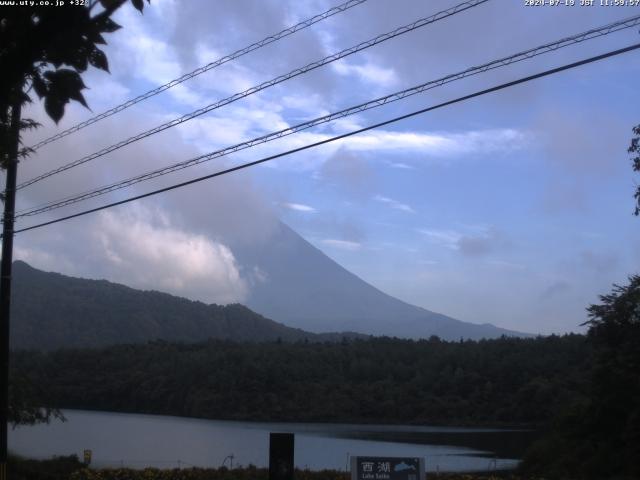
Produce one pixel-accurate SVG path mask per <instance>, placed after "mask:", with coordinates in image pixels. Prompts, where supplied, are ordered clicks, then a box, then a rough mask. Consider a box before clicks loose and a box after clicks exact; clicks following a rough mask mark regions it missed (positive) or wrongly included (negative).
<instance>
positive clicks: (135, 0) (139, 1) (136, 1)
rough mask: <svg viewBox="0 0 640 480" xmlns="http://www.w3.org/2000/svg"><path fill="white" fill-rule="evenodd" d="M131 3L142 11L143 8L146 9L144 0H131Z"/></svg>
mask: <svg viewBox="0 0 640 480" xmlns="http://www.w3.org/2000/svg"><path fill="white" fill-rule="evenodd" d="M131 3H132V4H133V6H134V7H135V9H136V10H138V11H139V12H140V13H142V10H143V9H144V1H143V0H131Z"/></svg>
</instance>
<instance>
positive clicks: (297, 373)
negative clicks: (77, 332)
mask: <svg viewBox="0 0 640 480" xmlns="http://www.w3.org/2000/svg"><path fill="white" fill-rule="evenodd" d="M590 356H591V350H590V347H589V344H588V343H587V342H586V339H585V337H584V336H580V335H567V336H550V337H545V338H535V339H518V338H501V339H496V340H483V341H464V342H444V341H440V340H439V339H437V338H431V339H430V340H422V341H411V340H399V339H390V338H375V339H370V340H350V341H346V340H345V341H344V342H342V343H337V344H336V343H306V342H300V343H294V344H290V343H281V342H273V343H261V344H252V343H243V344H240V343H232V342H227V341H214V340H212V341H208V342H205V343H199V344H178V343H167V342H152V343H148V344H145V345H122V346H114V347H109V348H104V349H99V350H88V349H87V350H59V351H55V352H49V353H42V352H16V353H15V354H14V355H13V359H12V367H13V369H14V374H15V375H16V376H18V377H21V378H27V379H28V381H29V382H30V383H32V384H35V385H38V387H39V390H40V391H42V392H46V398H47V399H48V400H49V403H50V406H53V407H59V408H81V409H96V410H108V411H120V412H139V413H154V414H170V415H180V416H191V417H201V418H211V419H232V420H264V421H322V422H327V421H332V422H390V423H396V422H397V423H415V424H448V425H454V424H458V425H481V424H484V425H533V426H538V425H542V424H545V423H546V422H548V421H549V420H550V419H551V418H552V417H553V416H554V415H556V413H558V412H560V411H562V410H565V409H567V408H570V407H571V405H574V404H579V403H580V402H581V401H582V400H583V399H584V398H585V396H586V395H587V390H586V389H587V383H588V378H589V376H590V367H589V365H590V361H589V359H590Z"/></svg>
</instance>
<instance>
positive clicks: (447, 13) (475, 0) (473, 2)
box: [16, 0, 489, 190]
mask: <svg viewBox="0 0 640 480" xmlns="http://www.w3.org/2000/svg"><path fill="white" fill-rule="evenodd" d="M488 1H489V0H467V1H465V2H463V3H460V4H459V5H456V6H454V7H451V8H449V9H447V10H443V11H441V12H438V13H436V14H434V15H431V16H429V17H425V18H421V19H419V20H416V21H415V22H412V23H410V24H408V25H404V26H402V27H399V28H397V29H395V30H393V31H391V32H388V33H383V34H381V35H378V36H376V37H374V38H372V39H370V40H367V41H365V42H361V43H359V44H358V45H356V46H353V47H350V48H347V49H345V50H342V51H340V52H338V53H334V54H332V55H329V56H327V57H324V58H323V59H321V60H317V61H315V62H312V63H309V64H307V65H305V66H304V67H300V68H296V69H295V70H292V71H290V72H289V73H286V74H284V75H280V76H278V77H276V78H274V79H272V80H269V81H266V82H263V83H261V84H260V85H257V86H255V87H251V88H249V89H247V90H245V91H243V92H240V93H236V94H234V95H232V96H230V97H227V98H225V99H222V100H219V101H217V102H215V103H212V104H210V105H207V106H206V107H203V108H200V109H198V110H195V111H194V112H191V113H188V114H186V115H183V116H182V117H179V118H176V119H174V120H171V121H170V122H167V123H164V124H162V125H159V126H157V127H155V128H152V129H151V130H147V131H146V132H142V133H139V134H138V135H135V136H133V137H129V138H127V139H126V140H122V141H121V142H118V143H116V144H114V145H111V146H109V147H106V148H103V149H102V150H99V151H97V152H95V153H92V154H90V155H87V156H85V157H82V158H80V159H78V160H75V161H73V162H71V163H68V164H66V165H63V166H61V167H58V168H56V169H54V170H51V171H49V172H47V173H44V174H42V175H39V176H37V177H35V178H32V179H31V180H27V181H26V182H23V183H21V184H19V185H18V186H17V187H16V188H17V189H18V190H19V189H21V188H24V187H27V186H29V185H33V184H34V183H36V182H39V181H41V180H44V179H45V178H48V177H51V176H53V175H56V174H58V173H61V172H64V171H66V170H69V169H70V168H73V167H76V166H78V165H82V164H83V163H87V162H89V161H91V160H94V159H96V158H98V157H102V156H103V155H106V154H108V153H111V152H113V151H115V150H118V149H120V148H122V147H124V146H126V145H129V144H131V143H133V142H137V141H138V140H142V139H143V138H146V137H149V136H151V135H154V134H156V133H159V132H162V131H164V130H166V129H168V128H171V127H175V126H176V125H180V124H181V123H184V122H186V121H188V120H191V119H193V118H196V117H199V116H200V115H204V114H205V113H208V112H211V111H212V110H216V109H218V108H220V107H223V106H225V105H229V104H230V103H233V102H235V101H237V100H240V99H242V98H245V97H248V96H250V95H253V94H254V93H258V92H260V91H262V90H264V89H266V88H269V87H272V86H274V85H278V84H279V83H282V82H284V81H286V80H290V79H292V78H294V77H297V76H299V75H302V74H304V73H307V72H310V71H311V70H315V69H316V68H319V67H322V66H323V65H327V64H329V63H331V62H335V61H336V60H340V59H341V58H345V57H347V56H349V55H352V54H354V53H356V52H360V51H362V50H365V49H367V48H370V47H373V46H374V45H377V44H379V43H382V42H386V41H387V40H391V39H392V38H395V37H397V36H400V35H404V34H405V33H409V32H411V31H413V30H416V29H418V28H421V27H424V26H426V25H429V24H432V23H435V22H438V21H439V20H443V19H445V18H448V17H451V16H453V15H455V14H457V13H460V12H463V11H465V10H468V9H470V8H473V7H476V6H478V5H480V4H482V3H485V2H488Z"/></svg>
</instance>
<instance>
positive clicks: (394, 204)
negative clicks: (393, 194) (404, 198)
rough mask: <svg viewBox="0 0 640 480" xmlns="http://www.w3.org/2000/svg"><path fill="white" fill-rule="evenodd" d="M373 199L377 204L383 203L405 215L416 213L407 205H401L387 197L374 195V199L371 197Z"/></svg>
mask: <svg viewBox="0 0 640 480" xmlns="http://www.w3.org/2000/svg"><path fill="white" fill-rule="evenodd" d="M373 199H374V200H376V201H377V202H381V203H385V204H387V205H389V207H391V208H394V209H396V210H401V211H403V212H407V213H416V211H415V210H414V209H413V208H412V207H411V206H410V205H407V204H406V203H401V202H399V201H397V200H394V199H392V198H389V197H384V196H382V195H376V196H375V197H373Z"/></svg>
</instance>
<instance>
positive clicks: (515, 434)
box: [9, 410, 532, 472]
mask: <svg viewBox="0 0 640 480" xmlns="http://www.w3.org/2000/svg"><path fill="white" fill-rule="evenodd" d="M64 415H65V417H66V418H67V422H64V423H61V422H59V421H54V422H52V423H51V424H49V425H36V426H32V427H19V428H17V429H15V430H10V432H9V448H10V450H11V451H12V452H14V453H17V454H19V455H23V456H26V457H31V458H49V457H51V456H53V455H70V454H73V453H75V454H77V455H78V456H79V457H80V458H82V451H83V450H84V449H91V450H92V451H93V461H92V465H93V466H99V467H100V466H129V467H134V468H143V467H146V466H154V467H165V468H170V467H171V468H173V467H179V466H183V467H187V466H199V467H219V466H220V465H222V463H223V461H225V457H227V456H228V455H233V465H234V466H237V465H243V466H247V465H249V464H253V465H256V466H259V467H265V466H268V462H269V460H268V457H269V433H270V432H292V433H295V463H296V466H297V467H299V468H309V469H311V470H321V469H325V468H330V469H338V470H345V469H347V468H348V467H347V466H348V458H349V456H350V455H362V456H376V455H380V456H407V457H424V458H425V462H426V467H427V471H432V472H433V471H486V470H489V469H508V468H514V467H515V466H516V465H517V463H518V458H520V457H521V455H522V453H523V451H524V449H525V448H526V446H527V445H528V444H529V443H530V442H531V440H532V433H531V432H524V431H517V430H503V429H481V428H447V427H414V426H402V425H348V424H307V423H304V424H303V423H258V422H228V421H216V420H201V419H192V418H180V417H168V416H159V415H139V414H122V413H107V412H88V411H81V410H65V411H64ZM226 465H227V466H229V459H227V460H226Z"/></svg>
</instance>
